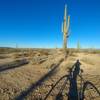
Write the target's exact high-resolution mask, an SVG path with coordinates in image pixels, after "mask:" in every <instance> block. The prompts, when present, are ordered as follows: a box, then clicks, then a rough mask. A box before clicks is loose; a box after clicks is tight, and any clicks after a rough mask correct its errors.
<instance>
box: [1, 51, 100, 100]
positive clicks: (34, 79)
mask: <svg viewBox="0 0 100 100" xmlns="http://www.w3.org/2000/svg"><path fill="white" fill-rule="evenodd" d="M23 59H25V60H27V62H28V63H25V64H21V65H20V63H19V62H20V61H22V60H23ZM77 59H79V61H80V63H81V66H80V67H81V69H83V73H82V76H83V78H84V81H86V80H88V81H90V82H92V83H93V84H94V85H95V86H96V87H97V88H98V90H99V91H100V54H93V53H84V52H81V53H71V54H69V55H68V56H67V58H66V59H64V54H63V53H62V51H61V50H49V51H46V50H45V51H43V50H38V51H36V50H34V51H30V53H29V54H21V53H19V54H16V53H9V54H0V100H23V99H25V100H43V99H44V98H45V96H46V95H47V94H48V92H49V90H50V89H51V88H52V87H53V86H54V84H55V83H56V81H57V80H58V79H60V78H61V77H62V76H63V75H66V74H68V73H69V72H68V71H69V68H71V67H72V66H73V65H74V64H75V62H76V61H77ZM25 60H24V61H25ZM16 61H17V62H18V64H19V65H18V66H16V67H15V66H12V63H13V64H14V63H15V62H16ZM11 66H12V67H11ZM3 67H4V68H3ZM79 81H80V79H79ZM62 83H63V81H62V82H61V83H59V85H58V86H57V87H56V89H55V90H54V91H53V92H52V93H51V94H50V96H49V98H48V99H47V100H54V96H55V95H56V93H57V91H58V90H59V87H60V86H61V85H62ZM90 90H91V89H90ZM95 95H96V94H95ZM64 100H66V99H64ZM87 100H90V99H89V97H87ZM94 100H100V98H99V97H98V98H96V99H94Z"/></svg>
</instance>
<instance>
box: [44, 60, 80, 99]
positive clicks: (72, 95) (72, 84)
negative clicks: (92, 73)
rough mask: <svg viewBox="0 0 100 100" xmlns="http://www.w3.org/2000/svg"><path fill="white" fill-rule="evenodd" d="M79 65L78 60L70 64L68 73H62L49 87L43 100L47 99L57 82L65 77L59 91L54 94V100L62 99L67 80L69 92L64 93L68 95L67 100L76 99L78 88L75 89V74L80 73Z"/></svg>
mask: <svg viewBox="0 0 100 100" xmlns="http://www.w3.org/2000/svg"><path fill="white" fill-rule="evenodd" d="M80 65H81V63H80V62H79V60H77V61H76V63H75V64H74V65H73V66H72V68H70V69H69V74H68V75H64V76H63V77H61V78H60V79H59V80H58V81H57V82H56V83H55V85H54V86H53V87H52V88H51V89H50V91H49V92H48V94H47V95H46V97H45V98H44V100H47V98H48V96H49V95H50V93H51V92H52V90H53V89H54V88H55V87H56V86H57V85H58V84H59V82H60V81H61V80H63V79H65V81H64V83H63V84H62V87H61V88H60V91H59V92H58V94H57V95H56V98H55V100H63V95H62V92H63V90H64V89H65V87H66V84H67V82H68V81H69V92H68V93H67V94H66V95H67V96H68V100H78V90H77V76H78V75H79V73H80Z"/></svg>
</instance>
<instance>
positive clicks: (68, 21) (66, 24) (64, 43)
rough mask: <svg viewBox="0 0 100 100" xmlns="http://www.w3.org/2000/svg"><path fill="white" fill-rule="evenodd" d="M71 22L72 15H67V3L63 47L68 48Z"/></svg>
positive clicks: (63, 28)
mask: <svg viewBox="0 0 100 100" xmlns="http://www.w3.org/2000/svg"><path fill="white" fill-rule="evenodd" d="M69 24H70V16H67V5H65V11H64V21H63V23H62V32H63V48H64V49H65V50H66V48H67V38H68V37H69V34H68V31H69Z"/></svg>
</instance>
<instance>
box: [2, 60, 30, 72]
mask: <svg viewBox="0 0 100 100" xmlns="http://www.w3.org/2000/svg"><path fill="white" fill-rule="evenodd" d="M28 63H29V62H28V61H27V60H26V59H23V60H18V61H14V62H11V63H8V64H3V65H0V72H3V71H6V70H11V69H15V68H18V67H21V66H22V65H25V64H28Z"/></svg>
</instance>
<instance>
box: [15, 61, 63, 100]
mask: <svg viewBox="0 0 100 100" xmlns="http://www.w3.org/2000/svg"><path fill="white" fill-rule="evenodd" d="M63 60H64V59H61V60H60V62H59V63H58V64H53V65H51V68H52V69H51V70H50V71H49V72H48V73H47V74H45V75H44V76H43V77H41V78H40V79H39V80H38V81H37V82H35V83H33V84H32V85H31V86H30V87H29V88H28V89H27V90H25V91H23V92H21V93H20V95H19V96H17V97H15V98H14V100H24V98H25V97H26V96H28V95H29V94H30V93H31V92H33V91H34V90H35V89H36V88H37V87H38V86H41V85H42V83H43V82H44V81H45V80H47V79H48V78H50V77H51V76H52V75H54V74H55V72H56V69H57V68H58V67H59V66H60V64H61V63H62V62H63Z"/></svg>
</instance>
